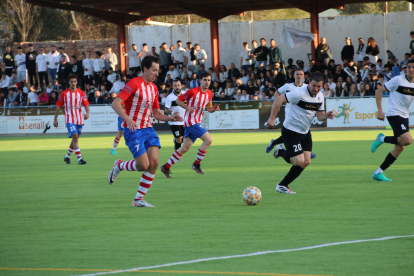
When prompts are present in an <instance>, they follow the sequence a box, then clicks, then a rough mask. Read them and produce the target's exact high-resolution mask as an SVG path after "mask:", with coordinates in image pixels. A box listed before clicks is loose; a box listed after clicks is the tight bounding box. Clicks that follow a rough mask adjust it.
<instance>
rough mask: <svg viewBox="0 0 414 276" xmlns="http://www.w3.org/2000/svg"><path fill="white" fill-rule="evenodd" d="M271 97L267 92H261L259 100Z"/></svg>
mask: <svg viewBox="0 0 414 276" xmlns="http://www.w3.org/2000/svg"><path fill="white" fill-rule="evenodd" d="M268 99H270V97H269V96H267V94H266V93H265V92H262V93H260V96H259V100H268Z"/></svg>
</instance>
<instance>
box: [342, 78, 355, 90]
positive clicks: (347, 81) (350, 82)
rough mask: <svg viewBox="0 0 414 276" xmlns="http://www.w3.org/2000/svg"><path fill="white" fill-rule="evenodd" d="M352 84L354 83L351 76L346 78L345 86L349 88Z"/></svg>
mask: <svg viewBox="0 0 414 276" xmlns="http://www.w3.org/2000/svg"><path fill="white" fill-rule="evenodd" d="M353 83H354V81H353V80H352V77H351V76H348V77H346V81H345V85H348V86H349V87H351V84H353ZM342 86H344V85H343V84H342ZM349 87H348V88H349Z"/></svg>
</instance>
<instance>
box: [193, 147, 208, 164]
mask: <svg viewBox="0 0 414 276" xmlns="http://www.w3.org/2000/svg"><path fill="white" fill-rule="evenodd" d="M206 153H207V151H202V150H200V149H198V153H197V158H196V160H195V161H194V164H197V165H200V162H201V160H203V159H204V157H206Z"/></svg>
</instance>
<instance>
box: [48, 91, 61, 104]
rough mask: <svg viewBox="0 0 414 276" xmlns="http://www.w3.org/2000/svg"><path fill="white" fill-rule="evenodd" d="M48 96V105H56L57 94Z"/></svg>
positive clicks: (53, 93)
mask: <svg viewBox="0 0 414 276" xmlns="http://www.w3.org/2000/svg"><path fill="white" fill-rule="evenodd" d="M50 95H51V96H50V105H56V102H57V101H58V100H59V93H58V92H52V94H50Z"/></svg>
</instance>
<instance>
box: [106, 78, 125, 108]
mask: <svg viewBox="0 0 414 276" xmlns="http://www.w3.org/2000/svg"><path fill="white" fill-rule="evenodd" d="M124 87H125V82H123V81H122V79H121V77H120V76H119V75H116V78H115V82H114V85H113V86H112V88H111V90H110V91H109V93H110V94H112V93H116V95H118V94H119V92H121V90H122V89H123V88H124ZM111 103H112V102H111Z"/></svg>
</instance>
